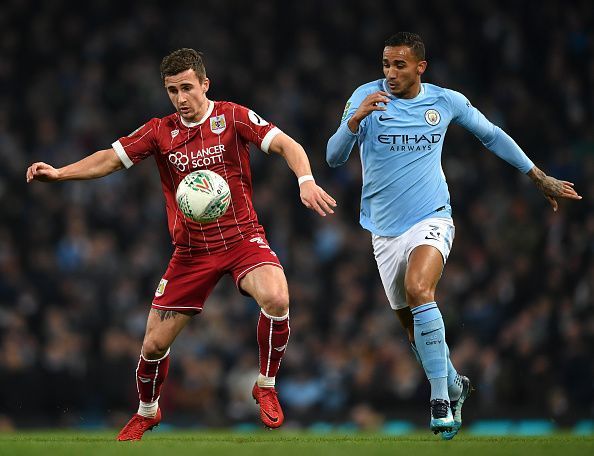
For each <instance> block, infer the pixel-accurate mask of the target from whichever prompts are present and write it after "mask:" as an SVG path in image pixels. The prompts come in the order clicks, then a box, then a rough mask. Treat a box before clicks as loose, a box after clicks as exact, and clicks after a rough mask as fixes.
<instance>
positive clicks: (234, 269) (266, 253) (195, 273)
mask: <svg viewBox="0 0 594 456" xmlns="http://www.w3.org/2000/svg"><path fill="white" fill-rule="evenodd" d="M265 264H271V265H273V266H277V267H279V268H281V269H282V266H281V264H280V262H279V261H278V257H277V256H276V253H274V252H273V251H272V250H271V249H270V247H269V246H268V241H267V240H266V238H265V237H264V235H254V236H252V237H250V238H249V239H244V240H242V241H240V242H238V243H237V244H235V245H234V246H233V247H231V248H230V249H229V250H225V251H222V252H218V253H213V254H210V255H209V254H201V255H197V256H194V257H189V256H185V255H184V256H182V255H176V253H175V252H174V254H173V257H172V258H171V261H169V266H168V267H167V271H165V274H164V275H163V278H162V279H161V282H159V286H158V287H157V290H156V291H155V298H154V299H153V304H152V307H153V308H154V309H160V310H175V311H182V312H183V311H195V312H200V311H202V308H203V306H204V302H205V301H206V298H208V296H209V295H210V293H211V292H212V290H213V288H214V287H215V285H216V284H217V282H218V281H219V280H220V279H221V277H223V275H225V274H231V275H232V276H233V280H234V281H235V285H236V286H237V288H238V289H239V291H240V292H242V293H243V294H246V293H244V292H243V290H241V289H240V288H239V281H240V280H241V279H242V278H243V277H244V276H245V275H246V274H247V273H248V272H250V271H251V270H253V269H256V268H257V267H260V266H263V265H265Z"/></svg>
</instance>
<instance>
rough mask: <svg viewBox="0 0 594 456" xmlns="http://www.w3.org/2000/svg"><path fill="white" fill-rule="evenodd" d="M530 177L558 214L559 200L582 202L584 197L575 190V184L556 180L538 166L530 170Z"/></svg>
mask: <svg viewBox="0 0 594 456" xmlns="http://www.w3.org/2000/svg"><path fill="white" fill-rule="evenodd" d="M528 175H529V176H530V177H531V178H532V180H533V181H534V183H535V184H536V186H537V187H538V189H539V190H540V191H541V192H542V193H543V195H544V197H545V198H546V199H547V201H548V202H549V203H551V206H552V207H553V210H554V211H555V212H557V210H558V209H559V203H558V202H557V198H565V199H572V200H581V199H582V197H581V196H580V195H578V193H577V192H576V191H575V189H574V188H573V182H568V181H563V180H559V179H555V178H554V177H552V176H547V175H546V174H545V173H544V172H542V171H541V170H540V169H538V168H536V166H535V167H534V168H533V169H532V170H530V172H529V173H528Z"/></svg>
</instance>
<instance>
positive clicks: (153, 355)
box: [142, 339, 169, 359]
mask: <svg viewBox="0 0 594 456" xmlns="http://www.w3.org/2000/svg"><path fill="white" fill-rule="evenodd" d="M168 349H169V346H168V345H167V344H165V343H163V342H161V341H159V340H157V339H145V340H144V342H143V344H142V356H144V357H145V358H146V359H159V358H162V357H163V356H165V353H167V350H168Z"/></svg>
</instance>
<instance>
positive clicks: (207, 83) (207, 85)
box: [202, 78, 210, 93]
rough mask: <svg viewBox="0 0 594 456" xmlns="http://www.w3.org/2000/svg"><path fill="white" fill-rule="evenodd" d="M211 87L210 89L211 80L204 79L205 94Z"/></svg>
mask: <svg viewBox="0 0 594 456" xmlns="http://www.w3.org/2000/svg"><path fill="white" fill-rule="evenodd" d="M209 87H210V79H208V78H204V82H203V83H202V90H204V93H206V92H208V88H209Z"/></svg>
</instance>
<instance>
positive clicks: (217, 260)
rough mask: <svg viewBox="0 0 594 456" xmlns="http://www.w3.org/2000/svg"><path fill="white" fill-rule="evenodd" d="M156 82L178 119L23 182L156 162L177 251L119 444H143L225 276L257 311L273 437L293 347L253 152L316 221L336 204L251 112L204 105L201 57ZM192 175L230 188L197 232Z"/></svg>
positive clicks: (258, 387)
mask: <svg viewBox="0 0 594 456" xmlns="http://www.w3.org/2000/svg"><path fill="white" fill-rule="evenodd" d="M161 77H162V79H163V83H164V85H165V89H166V91H167V94H168V95H169V98H170V100H171V102H172V103H173V106H174V107H175V109H176V113H174V114H171V115H169V116H167V117H164V118H154V119H151V120H149V121H148V122H147V123H146V124H144V125H142V126H141V127H140V128H138V129H137V130H136V131H134V132H132V133H131V134H130V135H128V136H125V137H122V138H120V139H119V140H117V141H116V142H114V143H113V144H112V147H111V148H109V149H106V150H100V151H97V152H95V153H94V154H92V155H89V156H88V157H86V158H83V159H82V160H80V161H78V162H75V163H72V164H70V165H67V166H64V167H62V168H54V167H53V166H51V165H48V164H46V163H43V162H38V163H34V164H32V165H31V166H30V167H29V168H28V169H27V175H26V178H27V182H31V181H32V180H39V181H43V182H52V181H62V180H72V179H93V178H98V177H102V176H106V175H108V174H110V173H112V172H114V171H117V170H119V169H122V168H124V167H126V168H129V167H131V166H132V165H134V164H135V163H138V162H139V161H141V160H143V159H145V158H147V157H149V156H151V155H152V156H153V157H154V159H155V161H156V162H157V166H158V169H159V173H160V176H161V185H162V187H163V193H164V195H165V202H166V209H167V220H168V225H169V232H170V234H171V238H172V241H173V244H174V246H175V250H174V253H173V256H172V258H171V261H170V262H169V266H168V268H167V270H166V271H165V274H164V275H163V278H162V279H161V282H160V283H159V285H158V287H157V290H156V292H155V297H154V299H153V302H152V305H151V310H150V312H149V315H148V319H147V325H146V333H145V336H144V341H143V344H142V351H141V354H140V359H139V362H138V367H137V369H136V385H137V389H138V394H139V399H140V405H139V408H138V412H137V413H136V414H135V415H134V416H133V417H132V419H131V420H130V421H129V422H128V424H126V426H124V428H123V429H122V430H121V432H120V433H119V435H118V437H117V438H118V440H140V439H141V438H142V435H143V434H144V432H145V431H147V430H149V429H152V428H153V427H154V426H156V425H157V424H159V422H160V421H161V411H160V409H159V405H158V400H159V396H160V394H161V387H162V385H163V382H164V380H165V378H166V377H167V371H168V367H169V347H170V346H171V344H172V343H173V341H174V340H175V338H176V337H177V335H178V334H179V333H180V331H181V330H182V329H183V328H184V326H185V325H186V324H187V323H188V321H189V320H190V318H191V317H192V316H193V315H196V314H197V313H199V312H200V311H201V310H202V308H203V306H204V302H205V301H206V299H207V297H208V296H209V294H210V293H211V291H212V290H213V288H214V286H215V285H216V283H217V282H218V281H219V279H220V278H221V277H222V276H223V275H224V274H231V275H232V277H233V279H234V281H235V284H236V286H237V288H238V289H239V290H240V292H241V293H243V294H246V295H249V296H252V297H253V298H254V299H255V300H256V302H257V303H258V304H259V306H260V307H261V312H260V316H259V319H258V325H257V340H258V347H259V349H260V374H259V376H258V379H257V380H256V382H255V384H254V387H253V390H252V395H253V397H254V399H255V400H256V402H258V403H259V404H260V418H261V420H262V422H263V423H264V424H265V425H266V426H268V427H270V428H277V427H279V426H280V425H281V424H282V423H283V421H284V416H283V412H282V409H281V407H280V404H279V402H278V398H277V392H276V390H275V388H274V385H275V377H276V373H277V371H278V368H279V365H280V361H281V358H282V357H283V354H284V353H285V349H286V347H287V343H288V340H289V334H290V328H289V293H288V286H287V281H286V278H285V275H284V272H283V269H282V266H281V264H280V262H279V260H278V258H277V256H276V254H275V253H274V252H273V251H272V250H271V249H270V247H269V246H268V241H267V240H266V235H265V232H264V229H263V228H262V226H261V225H260V224H259V223H258V217H257V215H256V212H255V211H254V207H253V205H252V180H251V171H250V160H249V143H253V144H255V145H256V146H258V147H259V148H260V149H262V151H264V152H265V153H270V152H274V153H277V154H280V155H281V156H282V157H284V159H285V160H286V161H287V164H288V166H289V167H290V168H291V170H292V171H293V172H294V173H295V175H296V176H297V180H298V183H299V190H300V196H301V201H302V202H303V204H304V205H305V206H306V207H308V208H310V209H312V210H315V211H316V212H317V213H318V214H320V215H321V216H325V215H326V214H332V213H333V210H332V208H333V207H335V206H336V202H335V201H334V199H333V198H332V197H331V196H329V195H328V194H327V193H326V192H325V191H324V190H323V189H322V188H321V187H319V186H318V185H316V183H315V181H314V178H313V176H312V173H311V168H310V165H309V160H308V158H307V155H306V153H305V151H304V149H303V147H301V146H300V145H299V144H298V143H297V142H295V141H294V140H293V139H292V138H291V137H289V136H288V135H286V134H284V133H283V132H282V131H280V130H279V129H278V128H277V127H275V126H274V125H272V124H270V123H268V122H266V121H265V120H264V119H262V118H261V117H260V116H259V115H258V114H256V113H255V112H253V111H251V110H249V109H247V108H245V107H243V106H240V105H237V104H235V103H231V102H226V101H211V100H209V99H208V98H207V97H206V92H207V91H208V88H209V84H210V81H209V79H208V78H207V77H206V70H205V68H204V64H203V62H202V55H201V54H200V53H198V52H196V51H195V50H193V49H187V48H184V49H178V50H176V51H174V52H172V53H171V54H169V55H167V56H166V57H165V58H164V59H163V61H162V63H161ZM197 169H209V170H211V171H214V172H216V173H218V174H220V175H221V176H222V177H223V178H224V179H225V180H226V181H227V182H228V184H229V188H230V189H231V197H232V200H231V204H230V206H229V209H228V210H227V212H226V213H225V215H223V216H222V217H221V218H219V219H218V220H217V221H215V222H212V223H208V224H201V223H196V222H193V221H191V220H189V219H187V218H185V217H184V216H183V215H182V213H181V211H180V210H179V209H178V207H177V204H176V200H175V192H176V189H177V186H178V184H179V183H180V181H181V180H182V179H183V178H184V177H185V176H186V175H187V174H188V173H190V172H192V171H194V170H197Z"/></svg>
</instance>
